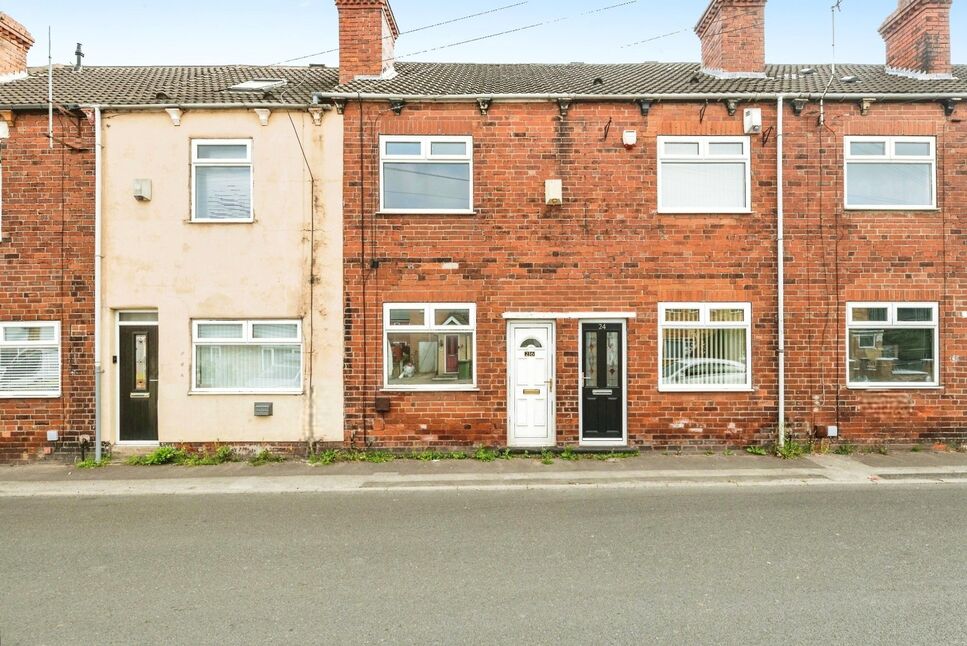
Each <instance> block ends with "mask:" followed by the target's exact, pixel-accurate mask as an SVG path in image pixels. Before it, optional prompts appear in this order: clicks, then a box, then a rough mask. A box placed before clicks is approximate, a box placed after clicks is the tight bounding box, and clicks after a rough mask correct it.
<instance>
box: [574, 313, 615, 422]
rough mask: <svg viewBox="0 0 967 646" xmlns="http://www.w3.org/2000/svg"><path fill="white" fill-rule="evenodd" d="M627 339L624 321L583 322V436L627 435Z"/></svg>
mask: <svg viewBox="0 0 967 646" xmlns="http://www.w3.org/2000/svg"><path fill="white" fill-rule="evenodd" d="M623 348H624V339H623V338H622V325H621V324H620V323H582V324H581V364H582V365H581V402H582V405H581V411H582V414H581V437H582V439H584V440H619V441H620V440H621V439H622V438H623V437H624V396H625V395H624V357H623V356H622V353H623V352H624V350H623Z"/></svg>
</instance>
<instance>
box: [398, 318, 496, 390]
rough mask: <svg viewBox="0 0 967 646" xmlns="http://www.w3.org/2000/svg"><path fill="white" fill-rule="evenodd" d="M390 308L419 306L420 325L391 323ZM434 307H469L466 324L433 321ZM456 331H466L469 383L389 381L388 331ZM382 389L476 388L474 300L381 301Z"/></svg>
mask: <svg viewBox="0 0 967 646" xmlns="http://www.w3.org/2000/svg"><path fill="white" fill-rule="evenodd" d="M392 310H423V322H424V323H423V325H391V324H390V320H391V314H390V312H391V311H392ZM435 310H469V312H470V324H469V325H436V319H435V316H434V313H435ZM407 332H410V333H417V334H419V333H424V334H438V333H447V332H452V333H459V334H467V333H469V334H470V343H471V346H472V347H471V355H472V356H473V360H472V367H473V370H472V373H473V374H472V380H473V381H472V383H469V384H445V383H441V384H417V385H412V386H404V385H399V384H390V382H389V380H390V371H391V369H392V367H393V354H392V349H391V348H390V343H389V335H390V334H405V333H407ZM383 390H385V391H390V392H392V391H397V392H408V391H410V392H420V391H423V392H446V391H450V392H455V391H456V392H458V391H468V390H477V305H476V304H475V303H428V302H423V303H384V304H383Z"/></svg>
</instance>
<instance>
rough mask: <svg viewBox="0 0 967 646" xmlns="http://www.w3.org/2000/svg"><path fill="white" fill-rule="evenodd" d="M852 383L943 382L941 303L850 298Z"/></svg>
mask: <svg viewBox="0 0 967 646" xmlns="http://www.w3.org/2000/svg"><path fill="white" fill-rule="evenodd" d="M846 321H847V332H848V334H847V345H848V347H847V350H848V355H847V375H846V376H847V385H849V386H850V387H851V388H912V387H918V386H919V387H923V386H937V385H939V383H940V381H939V374H940V373H939V372H938V371H939V365H938V361H937V357H938V356H939V351H940V346H939V340H938V327H937V304H936V303H849V304H848V305H847V318H846Z"/></svg>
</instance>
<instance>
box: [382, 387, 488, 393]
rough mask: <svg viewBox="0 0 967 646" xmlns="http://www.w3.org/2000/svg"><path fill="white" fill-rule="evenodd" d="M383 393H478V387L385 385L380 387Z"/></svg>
mask: <svg viewBox="0 0 967 646" xmlns="http://www.w3.org/2000/svg"><path fill="white" fill-rule="evenodd" d="M380 392H383V393H478V392H480V389H479V388H477V387H476V386H453V387H451V388H442V387H439V386H430V387H428V388H421V387H419V386H399V387H393V386H385V387H383V388H381V389H380Z"/></svg>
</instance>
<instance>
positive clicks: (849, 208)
mask: <svg viewBox="0 0 967 646" xmlns="http://www.w3.org/2000/svg"><path fill="white" fill-rule="evenodd" d="M843 210H844V211H850V212H854V213H855V212H862V211H870V212H874V213H875V212H877V211H916V212H923V213H931V212H937V211H940V207H937V206H844V207H843Z"/></svg>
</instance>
